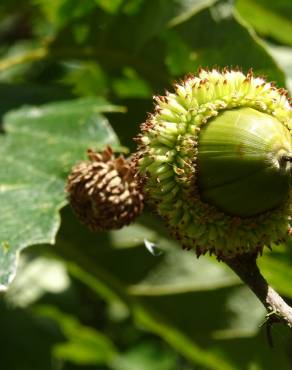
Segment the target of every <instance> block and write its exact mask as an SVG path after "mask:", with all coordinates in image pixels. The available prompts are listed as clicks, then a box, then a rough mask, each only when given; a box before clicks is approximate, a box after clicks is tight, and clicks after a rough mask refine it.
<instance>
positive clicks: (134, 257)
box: [55, 209, 287, 370]
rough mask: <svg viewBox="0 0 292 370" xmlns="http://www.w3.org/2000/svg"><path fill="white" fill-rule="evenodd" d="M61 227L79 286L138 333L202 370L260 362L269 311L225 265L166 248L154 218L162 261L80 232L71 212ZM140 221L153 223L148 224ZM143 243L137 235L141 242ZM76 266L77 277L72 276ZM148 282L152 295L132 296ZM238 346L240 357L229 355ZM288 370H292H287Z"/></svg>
mask: <svg viewBox="0 0 292 370" xmlns="http://www.w3.org/2000/svg"><path fill="white" fill-rule="evenodd" d="M62 220H63V221H64V222H63V223H62V227H61V229H60V233H59V236H58V239H57V243H56V248H55V252H57V253H60V254H61V255H62V256H63V257H64V261H66V262H67V263H68V262H69V271H70V272H71V273H72V272H73V276H74V277H75V278H77V279H79V280H80V281H82V282H83V283H84V284H86V285H87V286H88V287H90V288H91V289H92V290H93V291H94V292H95V293H97V294H98V295H100V296H101V297H103V299H104V300H106V301H107V302H109V303H110V304H111V305H113V304H114V302H115V300H117V302H118V303H119V306H120V307H121V302H124V304H125V305H126V306H127V307H128V308H129V312H130V313H131V314H132V316H133V318H134V319H135V320H136V323H137V325H139V326H141V327H142V328H144V330H147V331H150V332H152V333H154V334H156V335H158V336H160V337H162V338H163V340H164V341H166V342H167V343H169V344H170V345H171V346H172V347H173V348H174V349H175V350H176V351H178V352H179V353H180V354H181V355H182V356H183V357H185V358H187V359H188V360H189V361H190V362H191V363H193V364H195V365H196V366H198V365H200V366H202V367H203V368H206V369H217V370H221V369H224V370H226V369H230V370H231V369H234V370H235V369H236V370H237V369H240V370H243V369H246V368H248V367H247V366H248V363H250V362H252V361H253V362H257V360H256V359H257V355H258V354H257V353H256V352H255V351H253V350H252V349H253V346H256V344H255V343H259V344H258V345H260V343H261V342H262V341H263V338H262V337H259V338H258V339H255V336H256V335H257V333H258V330H259V324H260V323H261V322H263V321H264V309H263V307H262V306H261V303H260V302H259V301H258V300H257V299H256V297H255V296H254V295H253V293H252V292H251V291H250V290H249V289H247V288H243V287H242V286H241V285H238V279H236V278H235V276H234V275H232V273H231V272H228V271H226V270H225V268H224V265H223V264H222V263H221V264H219V263H218V262H217V261H215V260H210V259H208V258H207V257H202V258H200V259H199V260H198V259H196V257H195V255H194V254H193V253H192V252H186V251H182V250H181V249H180V247H179V245H177V244H176V243H174V242H170V241H168V242H166V243H165V244H164V245H162V244H161V243H162V242H161V241H162V240H163V239H164V238H159V236H158V233H160V230H161V225H160V223H159V222H158V221H157V219H156V218H155V217H152V220H150V221H152V222H153V224H154V225H155V226H156V227H155V229H156V230H155V231H156V233H157V234H156V240H155V241H156V242H157V243H158V246H160V247H162V249H163V250H164V254H162V255H161V256H159V257H154V256H152V255H151V254H150V253H149V252H148V251H147V250H146V248H145V247H141V246H138V245H137V246H136V247H135V246H134V245H131V248H125V247H124V248H121V247H118V248H117V246H116V245H115V243H116V240H113V239H112V237H111V235H110V233H99V234H92V233H90V232H88V231H86V229H85V228H84V227H82V226H78V224H77V222H76V221H75V220H74V218H73V216H72V215H71V212H69V209H65V210H64V211H63V213H62ZM140 221H141V222H142V221H148V220H144V218H143V217H142V218H141V219H140ZM149 223H150V222H149ZM142 225H143V228H145V227H146V222H143V223H142ZM143 228H141V229H140V230H141V232H142V233H143ZM126 230H128V232H129V236H128V240H129V241H131V228H125V230H124V232H125V233H126ZM135 230H136V232H137V230H138V231H139V228H138V229H135ZM147 234H148V235H149V232H148V233H146V235H147ZM138 235H139V233H138V232H137V234H136V235H135V239H136V238H137V236H138ZM164 240H165V239H164ZM125 244H126V243H125ZM172 254H173V255H172ZM186 259H188V260H187V261H186ZM169 262H171V263H169ZM72 263H73V265H72ZM77 263H78V265H79V267H78V269H76V268H73V269H72V266H74V264H77ZM175 265H176V266H175ZM70 266H71V268H70ZM166 266H169V270H170V271H169V272H168V271H167V267H166ZM212 266H213V267H212ZM200 267H201V269H200ZM192 269H193V270H192ZM220 269H222V271H221V272H219V270H220ZM163 274H165V275H166V276H165V279H164V276H163ZM156 276H157V278H155V277H156ZM149 277H151V284H150V282H149V283H148V285H147V289H148V291H144V292H143V291H142V290H141V291H140V292H138V291H136V292H135V291H133V290H132V289H133V287H135V288H136V289H137V288H140V286H139V285H140V284H141V287H142V288H143V289H144V287H145V285H144V286H143V284H145V281H147V279H149ZM216 279H218V282H217V281H216ZM228 279H230V280H229V281H228ZM168 280H169V281H168ZM209 280H210V281H209ZM224 280H225V281H224ZM156 284H157V287H156ZM172 284H173V285H174V287H173V289H172V288H171V285H172ZM203 284H204V285H203ZM220 284H221V285H220ZM200 285H202V289H200ZM153 292H154V294H153ZM160 292H161V294H160ZM144 293H145V294H144ZM155 293H156V294H155ZM240 338H244V339H245V340H247V339H248V338H250V341H249V342H247V343H248V348H249V350H250V353H249V354H247V353H245V355H244V356H245V357H243V356H239V353H240V350H239V349H240V346H241V339H240ZM234 342H235V343H236V344H234V346H233V349H232V350H229V349H228V348H229V346H231V343H234ZM227 344H228V345H227ZM226 347H227V349H226ZM235 348H236V351H237V352H238V353H237V355H238V356H239V357H240V362H242V366H241V367H237V364H238V361H237V360H234V359H233V352H234V351H235ZM263 353H264V355H263V356H267V353H266V352H265V351H263ZM282 358H283V363H285V361H286V360H285V356H284V355H283V356H282V355H281V359H282ZM260 360H262V357H261V358H260ZM270 360H271V358H270ZM281 361H282V360H281ZM283 369H285V370H286V369H287V367H286V365H285V366H283Z"/></svg>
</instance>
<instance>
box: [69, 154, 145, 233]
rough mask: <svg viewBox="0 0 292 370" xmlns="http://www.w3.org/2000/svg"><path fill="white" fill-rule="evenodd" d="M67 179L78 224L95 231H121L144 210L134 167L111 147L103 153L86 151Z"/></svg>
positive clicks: (70, 199) (70, 200)
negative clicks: (85, 158) (85, 156)
mask: <svg viewBox="0 0 292 370" xmlns="http://www.w3.org/2000/svg"><path fill="white" fill-rule="evenodd" d="M87 155H88V159H89V160H88V161H82V162H80V163H78V164H77V165H76V166H75V167H73V169H72V170H71V173H70V175H69V176H68V179H67V184H66V191H67V193H68V198H69V202H70V204H71V206H72V208H73V210H74V211H75V213H76V215H77V216H78V218H79V220H80V221H81V222H82V223H83V224H85V225H86V226H88V227H89V228H90V229H91V230H93V231H102V230H111V229H119V228H121V227H123V226H125V225H128V224H129V223H131V222H132V221H133V220H134V219H135V218H136V217H137V216H138V215H139V214H140V212H141V211H142V209H143V196H142V194H141V190H140V183H139V181H138V178H137V177H136V176H135V171H134V166H133V164H132V162H131V161H130V160H127V159H125V158H124V157H123V156H119V157H117V158H116V157H115V156H114V154H113V151H112V149H111V148H110V147H107V148H106V149H105V150H104V151H103V152H102V153H96V152H94V151H93V150H91V149H89V150H88V151H87Z"/></svg>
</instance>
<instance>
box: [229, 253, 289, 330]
mask: <svg viewBox="0 0 292 370" xmlns="http://www.w3.org/2000/svg"><path fill="white" fill-rule="evenodd" d="M256 258H257V257H256V254H248V253H246V254H243V255H241V256H238V257H235V258H226V259H224V262H225V263H226V264H227V265H228V266H229V267H230V268H231V269H232V270H233V271H234V272H235V273H236V274H237V275H238V276H239V277H240V278H241V280H242V281H243V282H244V283H245V284H247V285H248V286H249V287H250V288H251V290H252V291H253V292H254V294H255V295H256V296H257V297H258V298H259V300H260V301H261V302H262V304H263V305H264V306H265V308H266V309H267V311H268V314H267V319H268V321H269V324H272V323H276V322H282V323H284V324H285V325H287V326H288V327H290V328H292V307H290V306H289V305H288V304H287V303H286V302H285V301H284V300H283V298H282V297H280V295H279V294H278V293H277V292H276V291H275V290H274V289H273V288H272V287H270V286H269V284H268V283H267V281H266V280H265V278H264V277H263V276H262V274H261V273H260V270H259V268H258V266H257V263H256Z"/></svg>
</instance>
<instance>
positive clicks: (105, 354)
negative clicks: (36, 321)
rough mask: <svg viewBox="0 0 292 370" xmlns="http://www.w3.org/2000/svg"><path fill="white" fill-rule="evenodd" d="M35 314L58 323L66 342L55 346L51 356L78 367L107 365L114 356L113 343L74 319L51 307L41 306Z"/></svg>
mask: <svg viewBox="0 0 292 370" xmlns="http://www.w3.org/2000/svg"><path fill="white" fill-rule="evenodd" d="M36 313H37V314H38V315H41V316H43V317H46V318H50V319H52V320H54V321H56V322H57V323H58V325H59V326H60V329H61V331H62V333H63V334H64V336H65V337H66V339H67V340H68V341H67V342H64V343H60V344H57V345H55V347H54V348H53V355H54V356H55V357H56V358H58V359H62V360H66V361H70V362H73V363H75V364H78V365H89V364H96V365H99V364H107V363H109V362H111V361H112V359H113V358H114V357H115V356H116V354H117V353H116V349H115V347H114V345H113V343H112V342H111V341H110V340H109V339H108V338H107V337H106V336H105V335H103V334H102V333H100V332H98V331H97V330H94V329H92V328H90V327H86V326H84V325H82V324H81V323H80V322H79V321H78V320H77V319H76V318H75V317H73V316H69V315H66V314H64V313H62V312H61V311H59V310H58V309H56V308H55V307H53V306H42V307H38V308H37V309H36Z"/></svg>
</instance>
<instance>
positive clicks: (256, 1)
mask: <svg viewBox="0 0 292 370" xmlns="http://www.w3.org/2000/svg"><path fill="white" fill-rule="evenodd" d="M236 9H237V10H238V12H239V14H240V15H241V16H242V17H243V18H244V19H245V20H246V21H247V22H248V23H249V24H250V25H251V26H252V27H253V28H254V29H255V30H256V31H257V32H258V33H259V34H261V35H263V36H266V37H267V36H268V37H272V38H273V39H275V40H276V41H279V42H281V43H284V44H287V45H292V20H291V19H292V7H291V1H290V0H277V1H274V0H238V1H236Z"/></svg>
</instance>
